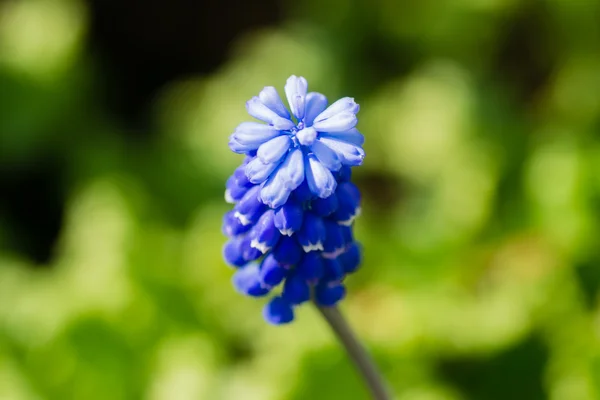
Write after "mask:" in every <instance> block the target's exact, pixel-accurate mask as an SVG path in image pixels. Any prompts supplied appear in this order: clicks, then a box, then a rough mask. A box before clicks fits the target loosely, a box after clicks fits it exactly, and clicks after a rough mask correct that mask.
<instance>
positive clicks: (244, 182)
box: [233, 164, 254, 188]
mask: <svg viewBox="0 0 600 400" xmlns="http://www.w3.org/2000/svg"><path fill="white" fill-rule="evenodd" d="M245 169H246V165H245V164H242V165H240V166H239V167H237V168H236V169H235V171H234V172H233V179H234V181H235V183H236V184H237V185H238V186H246V187H248V188H250V187H252V186H254V185H253V184H252V182H250V181H249V180H248V177H247V176H246V173H245V172H244V170H245Z"/></svg>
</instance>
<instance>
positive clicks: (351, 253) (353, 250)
mask: <svg viewBox="0 0 600 400" xmlns="http://www.w3.org/2000/svg"><path fill="white" fill-rule="evenodd" d="M361 253H362V252H361V249H360V247H359V246H358V244H357V243H352V244H351V245H350V247H348V249H346V251H345V252H344V253H343V254H342V255H340V256H339V258H338V261H339V262H340V264H341V265H342V268H343V269H344V272H346V273H347V274H350V273H352V272H355V271H356V270H357V269H358V267H359V266H360V263H361V261H362V254H361Z"/></svg>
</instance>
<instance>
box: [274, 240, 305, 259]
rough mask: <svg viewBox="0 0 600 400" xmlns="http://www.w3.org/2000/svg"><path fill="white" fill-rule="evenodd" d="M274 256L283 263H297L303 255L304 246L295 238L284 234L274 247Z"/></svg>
mask: <svg viewBox="0 0 600 400" xmlns="http://www.w3.org/2000/svg"><path fill="white" fill-rule="evenodd" d="M273 257H275V259H276V260H277V261H278V262H280V263H281V264H283V265H296V264H297V263H298V261H300V258H301V257H302V247H300V245H299V244H298V243H297V242H296V240H295V239H294V238H292V237H289V236H283V237H282V238H281V239H279V243H277V247H275V249H273Z"/></svg>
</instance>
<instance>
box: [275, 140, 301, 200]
mask: <svg viewBox="0 0 600 400" xmlns="http://www.w3.org/2000/svg"><path fill="white" fill-rule="evenodd" d="M280 174H281V177H282V179H283V183H284V185H285V187H286V189H288V190H290V191H292V190H295V189H296V188H297V187H298V186H300V184H301V183H302V182H303V181H304V155H303V154H302V151H301V150H300V149H295V150H293V151H291V152H290V153H289V154H288V156H287V158H286V159H285V161H284V162H283V164H282V165H281V169H280Z"/></svg>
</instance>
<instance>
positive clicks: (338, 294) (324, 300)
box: [315, 284, 346, 307]
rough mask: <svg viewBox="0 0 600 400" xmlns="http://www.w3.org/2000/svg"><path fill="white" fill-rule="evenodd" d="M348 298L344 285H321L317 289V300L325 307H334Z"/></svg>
mask: <svg viewBox="0 0 600 400" xmlns="http://www.w3.org/2000/svg"><path fill="white" fill-rule="evenodd" d="M345 296H346V288H345V287H344V285H342V284H334V285H329V284H321V285H317V287H316V288H315V300H316V302H317V303H318V304H319V305H321V306H324V307H332V306H334V305H336V304H337V303H338V302H339V301H340V300H342V299H343V298H344V297H345Z"/></svg>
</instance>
